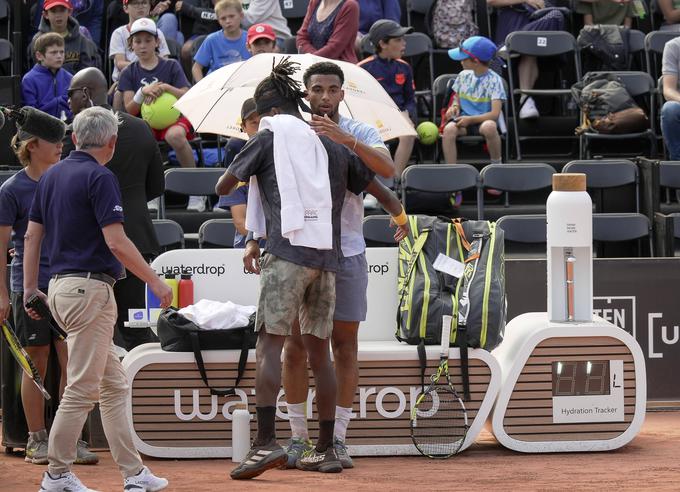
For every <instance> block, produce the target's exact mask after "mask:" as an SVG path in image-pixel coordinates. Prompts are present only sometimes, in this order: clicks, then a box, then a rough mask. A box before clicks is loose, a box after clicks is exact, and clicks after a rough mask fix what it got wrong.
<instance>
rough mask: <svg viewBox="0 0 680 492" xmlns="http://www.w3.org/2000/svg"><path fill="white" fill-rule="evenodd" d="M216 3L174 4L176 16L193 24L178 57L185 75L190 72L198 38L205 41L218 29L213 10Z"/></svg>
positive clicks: (193, 0)
mask: <svg viewBox="0 0 680 492" xmlns="http://www.w3.org/2000/svg"><path fill="white" fill-rule="evenodd" d="M216 3H217V0H178V1H177V3H176V4H175V12H177V15H179V16H181V17H184V18H187V19H189V20H190V22H192V24H193V25H192V28H191V36H190V37H189V39H188V40H187V41H186V42H185V43H184V45H183V46H182V52H181V55H180V58H181V60H182V66H183V67H184V70H185V71H186V73H190V72H191V64H192V63H193V62H192V58H193V54H194V53H195V51H196V50H194V46H195V43H196V42H197V41H198V38H201V39H205V37H206V36H207V35H208V34H210V33H211V32H214V31H215V30H216V29H219V27H220V25H219V24H218V23H217V15H216V14H215V9H214V6H215V4H216Z"/></svg>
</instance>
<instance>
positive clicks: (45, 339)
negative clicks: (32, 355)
mask: <svg viewBox="0 0 680 492" xmlns="http://www.w3.org/2000/svg"><path fill="white" fill-rule="evenodd" d="M10 297H11V301H12V314H13V315H14V329H15V331H16V334H17V338H18V339H19V341H20V342H21V346H22V347H36V346H41V345H49V344H50V343H52V338H56V337H57V334H56V333H55V332H54V330H52V329H51V328H50V323H54V320H53V319H52V317H51V316H50V319H49V320H46V319H40V320H35V319H33V318H31V317H30V316H29V315H28V313H27V312H26V310H25V309H24V294H23V292H12V293H11V296H10Z"/></svg>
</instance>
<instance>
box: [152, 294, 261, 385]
mask: <svg viewBox="0 0 680 492" xmlns="http://www.w3.org/2000/svg"><path fill="white" fill-rule="evenodd" d="M157 328H158V338H159V339H160V342H161V348H162V349H163V350H166V351H168V352H193V353H194V358H195V360H196V366H198V372H199V373H200V374H201V379H202V380H203V383H204V384H205V386H206V387H207V388H208V389H209V390H210V394H211V395H217V396H229V395H234V394H236V388H238V385H239V383H240V382H241V377H243V372H244V371H245V369H246V362H247V361H248V351H249V350H250V349H251V348H254V347H255V342H256V341H257V333H256V332H255V329H254V328H255V314H253V315H252V316H251V317H250V320H249V322H248V325H247V326H244V327H242V328H230V329H228V330H202V329H200V328H199V327H198V326H197V325H196V324H195V323H194V322H193V321H191V320H190V319H189V318H187V317H186V316H184V315H182V314H180V313H179V312H177V309H175V308H174V307H169V308H166V309H164V310H163V311H162V312H161V314H160V316H159V317H158V323H157ZM228 349H236V350H239V349H240V350H241V354H240V356H239V360H238V370H237V373H236V380H235V381H234V386H233V387H231V388H227V389H217V388H213V387H212V386H211V385H210V383H209V382H208V375H207V374H206V372H205V364H204V363H203V355H202V354H201V350H228Z"/></svg>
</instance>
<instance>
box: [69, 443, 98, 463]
mask: <svg viewBox="0 0 680 492" xmlns="http://www.w3.org/2000/svg"><path fill="white" fill-rule="evenodd" d="M74 463H75V464H76V465H96V464H97V463H99V456H97V455H96V454H94V453H93V452H92V451H90V447H89V446H88V444H87V443H86V442H85V441H83V440H82V439H78V444H77V445H76V460H75V461H74Z"/></svg>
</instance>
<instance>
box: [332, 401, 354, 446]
mask: <svg viewBox="0 0 680 492" xmlns="http://www.w3.org/2000/svg"><path fill="white" fill-rule="evenodd" d="M351 415H352V407H349V408H346V407H338V406H336V407H335V438H336V439H338V440H339V441H342V442H345V436H346V434H347V426H348V425H349V419H350V418H351Z"/></svg>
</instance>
